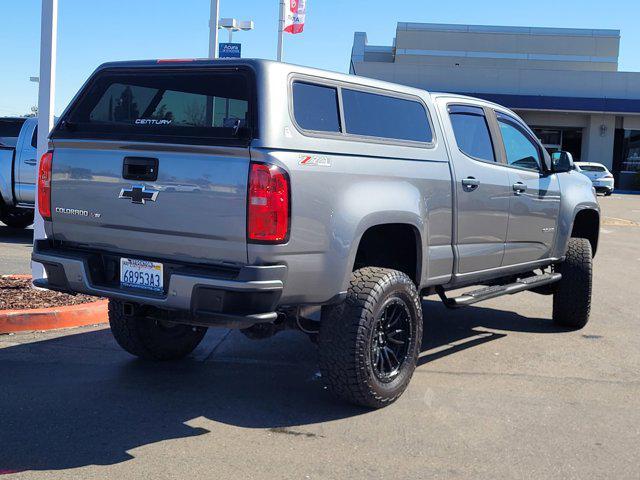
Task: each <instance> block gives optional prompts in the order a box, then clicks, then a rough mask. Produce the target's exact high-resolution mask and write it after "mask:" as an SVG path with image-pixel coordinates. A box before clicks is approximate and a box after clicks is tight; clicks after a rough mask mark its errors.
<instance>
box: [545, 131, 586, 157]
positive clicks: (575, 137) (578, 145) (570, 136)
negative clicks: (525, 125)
mask: <svg viewBox="0 0 640 480" xmlns="http://www.w3.org/2000/svg"><path fill="white" fill-rule="evenodd" d="M533 131H534V133H535V134H536V135H537V136H538V138H539V139H540V141H541V142H542V145H544V147H545V148H546V149H547V151H548V152H549V153H550V154H551V153H554V152H558V151H564V152H571V155H572V156H573V159H574V160H575V161H576V162H579V161H580V157H581V155H582V129H581V128H555V127H533Z"/></svg>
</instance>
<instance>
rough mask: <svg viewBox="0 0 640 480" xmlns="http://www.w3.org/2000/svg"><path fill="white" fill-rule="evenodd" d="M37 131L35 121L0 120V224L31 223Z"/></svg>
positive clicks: (23, 226) (18, 118) (17, 118)
mask: <svg viewBox="0 0 640 480" xmlns="http://www.w3.org/2000/svg"><path fill="white" fill-rule="evenodd" d="M37 132H38V119H37V118H23V117H15V118H13V117H3V118H0V222H2V223H4V224H5V225H7V226H9V227H14V228H25V227H28V226H29V225H31V224H32V223H33V203H34V201H35V193H36V173H37V172H36V163H37V155H36V151H37V139H38V133H37Z"/></svg>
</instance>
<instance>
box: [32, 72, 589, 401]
mask: <svg viewBox="0 0 640 480" xmlns="http://www.w3.org/2000/svg"><path fill="white" fill-rule="evenodd" d="M49 147H50V149H49V151H48V152H47V153H46V154H45V155H44V156H43V157H42V159H41V161H40V165H39V176H38V205H39V207H38V210H39V213H40V214H41V215H42V217H43V218H44V219H45V230H46V235H47V238H46V239H44V240H38V241H37V242H36V243H35V248H34V253H33V260H34V261H35V262H40V263H41V264H43V265H44V267H45V270H46V278H44V279H40V280H37V281H36V282H35V283H36V285H38V286H40V287H45V288H49V289H52V290H58V291H63V292H71V293H75V292H77V293H86V294H92V295H98V296H103V297H108V298H109V321H110V325H111V330H112V332H113V335H114V336H115V339H116V340H117V342H118V343H119V344H120V345H121V346H122V347H123V348H124V349H125V350H126V351H128V352H130V353H131V354H133V355H137V356H139V357H143V358H148V359H156V360H168V359H178V358H181V357H184V356H186V355H188V354H189V353H190V352H192V351H193V350H194V349H195V348H196V346H197V345H198V343H199V342H200V341H201V340H202V338H203V336H204V335H205V332H206V329H207V328H208V327H226V328H237V329H241V330H242V331H243V332H244V333H245V334H246V335H248V336H249V337H251V338H265V337H268V336H271V335H273V334H275V333H276V332H278V331H280V330H282V329H285V328H297V329H300V330H302V331H304V332H305V333H307V334H309V336H310V337H311V339H312V340H313V341H314V342H316V343H317V344H318V351H319V363H320V371H321V375H322V378H323V380H324V382H325V383H326V385H327V386H328V388H329V390H331V391H332V392H333V393H334V394H335V395H337V396H338V397H340V398H342V399H344V400H347V401H349V402H353V403H355V404H358V405H364V406H367V407H372V408H379V407H383V406H385V405H388V404H390V403H391V402H393V401H395V400H396V399H397V398H398V397H399V396H400V395H401V394H402V393H403V391H404V390H405V389H406V387H407V385H408V383H409V380H410V378H411V376H412V374H413V372H414V369H415V368H416V363H417V359H418V356H419V354H420V349H421V343H422V339H423V326H422V320H423V315H429V312H428V311H426V312H423V309H422V303H421V298H422V297H423V296H426V295H432V294H437V295H439V297H440V298H441V299H442V301H443V302H444V304H445V305H446V306H447V307H449V308H459V307H463V306H466V305H471V304H474V303H476V302H479V301H482V300H486V299H489V298H495V297H499V296H501V295H507V294H515V293H517V292H522V291H526V290H529V291H533V292H536V293H539V294H541V295H548V296H551V297H552V301H553V321H554V322H555V323H556V324H558V325H562V326H564V327H567V328H574V329H578V328H581V327H583V326H584V325H585V324H586V323H587V321H588V318H589V310H590V301H591V278H592V257H593V256H594V254H595V252H596V249H597V246H598V233H599V223H600V220H599V219H600V212H599V207H598V203H597V201H596V198H595V194H594V191H593V189H592V187H591V183H590V181H589V179H588V178H586V177H585V176H584V175H582V174H580V173H577V172H576V171H574V170H573V169H572V164H571V163H572V160H571V157H570V155H566V154H563V153H557V154H554V156H553V157H550V156H549V155H548V153H547V152H546V151H545V150H544V148H543V147H542V145H541V144H540V142H539V141H538V140H537V139H536V137H535V135H534V134H533V133H532V131H531V130H530V129H529V127H527V125H526V124H525V123H524V122H523V121H522V120H521V119H520V118H519V117H518V116H517V115H516V114H514V113H513V112H511V111H509V110H508V109H506V108H503V107H501V106H499V105H496V104H493V103H489V102H486V101H482V100H478V99H474V98H469V97H464V96H458V95H450V94H446V93H429V92H426V91H424V90H419V89H415V88H410V87H406V86H401V85H395V84H391V83H386V82H381V81H377V80H372V79H367V78H363V77H356V76H349V75H342V74H337V73H330V72H325V71H320V70H315V69H311V68H305V67H298V66H293V65H287V64H283V63H275V62H269V61H262V60H218V61H215V60H213V61H212V60H190V61H179V60H157V61H136V62H118V63H108V64H105V65H102V66H101V67H99V68H98V69H97V70H96V72H95V73H94V74H93V75H92V76H91V78H90V79H89V80H88V81H87V83H86V84H85V85H84V86H83V87H82V89H81V91H80V92H79V93H78V94H77V96H76V97H75V99H74V100H73V101H72V102H71V104H70V106H69V107H68V108H67V110H66V111H65V112H64V114H63V115H62V117H61V119H60V121H59V122H58V124H57V126H56V127H55V129H54V131H53V132H52V134H51V136H50V145H49ZM467 287H471V288H467ZM461 289H462V293H460V292H459V290H461ZM456 291H458V292H456ZM428 334H429V333H428V332H426V335H428Z"/></svg>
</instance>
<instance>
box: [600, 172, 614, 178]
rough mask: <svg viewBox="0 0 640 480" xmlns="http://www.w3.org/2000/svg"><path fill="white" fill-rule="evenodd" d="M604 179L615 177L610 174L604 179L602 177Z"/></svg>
mask: <svg viewBox="0 0 640 480" xmlns="http://www.w3.org/2000/svg"><path fill="white" fill-rule="evenodd" d="M602 178H613V175H611V174H610V173H609V174H607V175H605V176H604V177H602Z"/></svg>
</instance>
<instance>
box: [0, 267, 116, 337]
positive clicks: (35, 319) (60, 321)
mask: <svg viewBox="0 0 640 480" xmlns="http://www.w3.org/2000/svg"><path fill="white" fill-rule="evenodd" d="M10 276H12V277H22V278H25V277H30V276H29V275H10ZM108 303H109V302H108V301H107V300H99V301H97V302H91V303H81V304H80V305H69V306H62V307H50V308H33V309H24V310H0V333H15V332H28V331H33V330H55V329H58V328H70V327H82V326H85V325H95V324H100V323H107V322H108V311H107V309H108Z"/></svg>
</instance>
